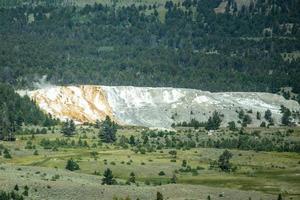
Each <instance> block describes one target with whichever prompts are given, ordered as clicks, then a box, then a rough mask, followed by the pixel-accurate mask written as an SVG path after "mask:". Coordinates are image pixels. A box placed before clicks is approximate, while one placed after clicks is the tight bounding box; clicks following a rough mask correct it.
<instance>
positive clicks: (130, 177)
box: [128, 172, 135, 183]
mask: <svg viewBox="0 0 300 200" xmlns="http://www.w3.org/2000/svg"><path fill="white" fill-rule="evenodd" d="M128 181H129V182H130V183H135V174H134V173H133V172H131V173H130V176H129V180H128Z"/></svg>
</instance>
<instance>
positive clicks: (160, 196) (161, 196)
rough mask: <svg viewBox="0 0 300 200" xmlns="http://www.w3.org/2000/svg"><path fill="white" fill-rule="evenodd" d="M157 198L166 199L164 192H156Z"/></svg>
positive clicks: (157, 199)
mask: <svg viewBox="0 0 300 200" xmlns="http://www.w3.org/2000/svg"><path fill="white" fill-rule="evenodd" d="M156 200H164V197H163V195H162V193H160V192H157V193H156Z"/></svg>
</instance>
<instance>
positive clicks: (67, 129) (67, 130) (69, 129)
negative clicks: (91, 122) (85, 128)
mask: <svg viewBox="0 0 300 200" xmlns="http://www.w3.org/2000/svg"><path fill="white" fill-rule="evenodd" d="M75 130H76V127H75V123H74V121H73V120H67V121H65V122H64V123H63V125H62V128H61V133H62V134H64V135H65V136H72V135H74V134H75Z"/></svg>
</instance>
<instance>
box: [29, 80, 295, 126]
mask: <svg viewBox="0 0 300 200" xmlns="http://www.w3.org/2000/svg"><path fill="white" fill-rule="evenodd" d="M27 95H28V96H29V97H30V98H32V99H34V100H35V101H36V102H37V104H38V105H39V106H40V108H41V109H43V110H44V111H45V112H48V113H50V114H52V115H53V116H55V117H58V118H60V119H62V120H65V119H67V118H71V119H73V120H75V121H76V122H78V123H83V122H94V121H96V120H97V119H99V120H103V119H104V118H105V116H106V115H108V116H110V117H111V118H112V119H114V120H115V121H116V122H118V123H120V124H124V125H137V126H147V127H160V128H169V127H170V126H171V124H172V123H179V122H183V121H186V122H189V121H190V120H191V119H196V120H198V121H200V122H204V121H207V119H208V118H209V116H211V114H212V113H213V111H218V112H220V113H222V114H223V115H224V117H223V122H222V125H223V126H226V125H227V123H228V122H229V121H238V120H239V119H238V114H237V112H238V111H240V110H244V111H245V112H246V113H247V114H248V115H250V116H251V118H252V124H250V125H249V126H258V125H259V124H260V123H261V122H262V121H264V118H263V116H264V112H265V111H266V110H268V109H269V110H271V112H272V116H273V118H274V122H275V125H279V124H280V118H281V116H282V114H281V112H280V106H281V105H283V106H285V107H287V108H289V109H290V110H292V111H294V112H296V111H298V112H299V110H300V106H299V104H298V103H297V102H296V101H293V100H286V99H284V98H283V97H282V96H279V95H276V94H270V93H258V92H222V93H211V92H207V91H201V90H194V89H180V88H152V87H132V86H93V85H82V86H55V87H48V88H44V89H39V90H34V91H28V92H27ZM257 112H260V113H261V115H262V118H261V119H260V120H258V119H256V113H257Z"/></svg>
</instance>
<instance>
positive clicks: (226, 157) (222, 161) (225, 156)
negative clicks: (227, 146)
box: [218, 150, 232, 172]
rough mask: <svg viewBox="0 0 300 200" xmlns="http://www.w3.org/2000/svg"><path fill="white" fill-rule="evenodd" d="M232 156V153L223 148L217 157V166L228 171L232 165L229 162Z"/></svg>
mask: <svg viewBox="0 0 300 200" xmlns="http://www.w3.org/2000/svg"><path fill="white" fill-rule="evenodd" d="M231 158H232V153H230V152H229V151H228V150H225V151H224V152H223V153H222V154H221V155H220V157H219V160H218V164H219V168H220V169H221V170H222V171H225V172H229V171H230V170H231V169H232V166H231V164H230V162H229V161H230V159H231Z"/></svg>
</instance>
